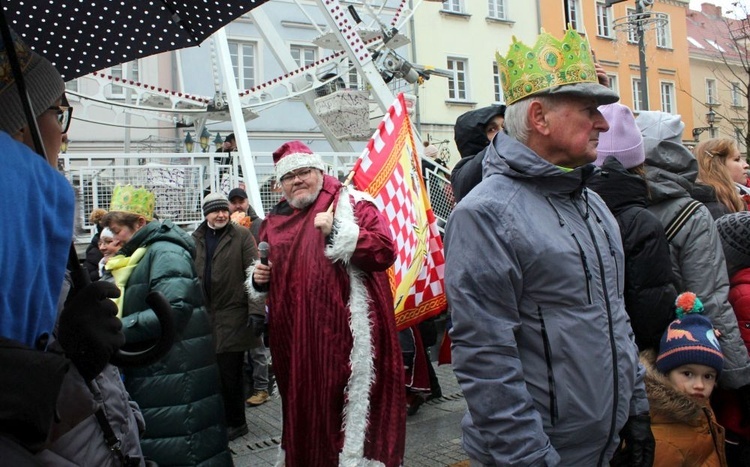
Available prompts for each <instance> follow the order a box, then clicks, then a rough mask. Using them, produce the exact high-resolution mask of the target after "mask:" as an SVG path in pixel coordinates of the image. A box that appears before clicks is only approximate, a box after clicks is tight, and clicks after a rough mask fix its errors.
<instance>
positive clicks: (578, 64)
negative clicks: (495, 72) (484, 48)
mask: <svg viewBox="0 0 750 467" xmlns="http://www.w3.org/2000/svg"><path fill="white" fill-rule="evenodd" d="M495 56H496V59H497V65H498V69H499V71H500V81H501V83H502V86H503V93H504V95H505V101H506V103H507V104H508V105H510V104H512V103H514V102H516V101H517V100H519V99H523V98H524V97H528V96H531V95H533V94H537V93H539V92H541V91H544V90H546V89H550V88H552V87H555V86H563V85H566V84H576V83H596V82H597V77H596V69H595V68H594V57H593V56H592V55H591V48H590V47H589V43H588V41H586V40H585V39H584V38H583V37H582V36H581V35H580V34H579V33H578V32H577V31H575V30H574V29H571V27H570V26H568V30H567V31H566V32H565V35H564V36H563V39H562V40H559V39H557V38H555V37H554V36H552V35H550V34H548V33H547V32H545V31H544V29H542V33H541V34H540V35H539V37H538V38H537V41H536V44H534V48H533V49H532V48H530V47H529V46H527V45H526V44H524V43H523V42H518V40H517V39H516V36H513V43H512V44H511V45H510V49H508V53H507V54H506V56H505V57H503V56H501V55H500V53H496V54H495Z"/></svg>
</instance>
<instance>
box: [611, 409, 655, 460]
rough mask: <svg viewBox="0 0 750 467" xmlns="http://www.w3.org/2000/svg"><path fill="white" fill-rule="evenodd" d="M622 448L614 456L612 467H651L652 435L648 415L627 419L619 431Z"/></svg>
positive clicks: (652, 453) (653, 443) (652, 458)
mask: <svg viewBox="0 0 750 467" xmlns="http://www.w3.org/2000/svg"><path fill="white" fill-rule="evenodd" d="M620 438H621V439H622V443H621V446H622V444H624V446H622V447H621V449H619V450H618V452H617V454H615V458H614V459H613V460H612V465H623V466H624V465H627V466H635V467H651V466H652V465H653V464H654V447H655V445H656V443H655V441H654V435H653V434H652V433H651V417H649V415H648V414H641V415H634V416H631V417H629V418H628V421H627V422H625V426H624V427H622V430H620Z"/></svg>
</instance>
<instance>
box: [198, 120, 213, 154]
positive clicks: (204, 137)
mask: <svg viewBox="0 0 750 467" xmlns="http://www.w3.org/2000/svg"><path fill="white" fill-rule="evenodd" d="M210 139H211V135H210V134H209V133H208V130H207V129H206V127H205V126H204V127H203V131H201V137H200V140H199V141H200V145H201V149H202V150H203V152H208V142H209V140H210Z"/></svg>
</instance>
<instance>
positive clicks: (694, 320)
mask: <svg viewBox="0 0 750 467" xmlns="http://www.w3.org/2000/svg"><path fill="white" fill-rule="evenodd" d="M675 306H676V308H677V309H676V314H677V319H676V320H674V321H672V322H671V323H670V324H669V326H668V327H667V330H666V331H665V332H664V335H663V336H662V338H661V343H660V344H659V355H658V356H657V357H656V368H657V369H658V370H659V371H660V372H662V373H664V374H667V373H669V372H670V371H672V370H674V369H675V368H677V367H680V366H682V365H691V364H692V365H695V364H699V365H705V366H708V367H711V368H713V369H714V370H716V373H717V374H721V370H722V368H723V367H724V355H723V354H722V353H721V346H720V345H719V341H718V339H716V334H715V332H714V328H713V326H712V325H711V321H709V320H708V318H705V317H704V316H702V315H701V314H700V313H702V312H703V303H701V301H700V299H698V297H696V296H695V294H694V293H692V292H685V293H682V294H680V295H679V296H678V297H677V300H676V302H675Z"/></svg>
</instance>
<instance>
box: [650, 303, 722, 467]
mask: <svg viewBox="0 0 750 467" xmlns="http://www.w3.org/2000/svg"><path fill="white" fill-rule="evenodd" d="M675 305H676V308H677V309H676V313H677V319H676V320H674V321H672V322H671V323H670V324H669V326H668V327H667V330H666V331H665V332H664V335H663V336H662V338H661V345H660V347H659V353H658V355H656V356H655V358H654V353H653V351H647V352H643V353H642V354H641V361H642V363H643V364H644V366H645V367H646V369H647V374H646V379H645V381H646V392H647V394H648V401H649V406H650V414H651V431H652V432H653V434H654V439H655V440H656V451H655V455H654V466H655V467H657V466H664V467H666V466H669V467H676V466H688V465H690V466H693V465H715V466H724V465H727V464H726V457H725V454H724V429H723V428H722V427H721V426H720V425H719V424H718V423H717V422H716V418H715V416H714V413H713V411H712V410H711V406H710V405H709V397H710V396H711V392H712V391H713V389H714V386H715V385H716V381H717V379H718V377H719V375H720V374H721V370H722V368H723V366H724V356H723V354H722V352H721V347H720V345H719V341H718V339H717V336H716V331H715V330H714V328H713V325H712V324H711V321H709V320H708V319H707V318H706V317H704V316H703V315H702V314H701V313H702V312H703V304H702V303H701V301H700V299H698V297H696V295H695V294H694V293H692V292H685V293H682V294H680V295H679V296H678V297H677V300H676V303H675Z"/></svg>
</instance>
